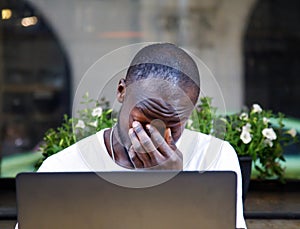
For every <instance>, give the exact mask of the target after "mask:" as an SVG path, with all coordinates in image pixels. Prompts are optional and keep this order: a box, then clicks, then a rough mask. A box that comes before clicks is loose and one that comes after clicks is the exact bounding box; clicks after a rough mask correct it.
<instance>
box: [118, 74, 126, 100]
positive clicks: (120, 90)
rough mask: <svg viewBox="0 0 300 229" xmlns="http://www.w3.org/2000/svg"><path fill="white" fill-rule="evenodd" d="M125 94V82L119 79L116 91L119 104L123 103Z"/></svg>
mask: <svg viewBox="0 0 300 229" xmlns="http://www.w3.org/2000/svg"><path fill="white" fill-rule="evenodd" d="M125 93H126V81H125V79H121V80H120V81H119V84H118V90H117V99H118V101H119V103H123V101H124V98H125Z"/></svg>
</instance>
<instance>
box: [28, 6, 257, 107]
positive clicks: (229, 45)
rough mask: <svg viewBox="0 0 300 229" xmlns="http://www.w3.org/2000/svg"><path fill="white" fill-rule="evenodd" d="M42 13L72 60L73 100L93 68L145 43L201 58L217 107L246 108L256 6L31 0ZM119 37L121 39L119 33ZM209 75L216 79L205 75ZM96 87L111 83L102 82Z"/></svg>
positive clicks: (205, 88) (204, 81)
mask: <svg viewBox="0 0 300 229" xmlns="http://www.w3.org/2000/svg"><path fill="white" fill-rule="evenodd" d="M30 2H31V3H32V4H33V5H34V6H36V7H37V8H38V9H39V10H40V11H42V12H43V14H44V15H45V17H46V18H47V19H48V21H49V23H50V24H51V25H52V27H53V29H54V30H55V31H56V32H57V34H58V38H59V39H60V40H61V42H62V43H63V46H64V47H65V50H66V52H67V54H68V56H69V58H70V63H71V69H72V73H73V82H72V85H73V94H74V93H75V91H76V88H77V86H78V84H79V82H80V80H81V79H82V77H83V75H84V74H85V72H86V71H87V70H88V69H89V67H90V66H91V65H92V64H93V63H94V62H95V61H97V60H98V59H99V58H100V57H101V56H103V55H104V54H106V53H108V52H110V51H112V50H114V49H116V48H119V47H120V46H123V45H128V44H132V43H136V42H143V41H169V42H174V43H176V44H178V45H180V46H182V47H184V48H187V49H188V50H190V51H192V52H193V53H194V54H195V55H196V56H197V57H199V58H200V59H201V60H202V61H204V63H205V64H206V65H207V66H208V68H209V69H210V70H211V72H212V74H213V75H214V77H215V79H216V80H217V82H218V84H219V86H220V89H221V92H222V94H223V95H224V101H225V106H224V105H223V101H222V98H221V97H220V96H219V95H220V93H219V92H218V93H219V95H218V96H215V93H216V91H219V89H218V85H217V84H216V82H215V81H214V80H213V79H212V78H211V77H210V78H209V77H204V78H203V79H202V82H201V83H202V85H204V86H203V88H202V90H203V92H204V94H205V95H209V96H214V97H218V98H217V99H216V101H215V105H217V106H219V107H220V108H221V109H222V108H226V109H227V110H230V111H232V110H237V109H239V108H240V107H241V106H242V105H243V57H242V39H243V33H244V29H245V26H246V25H247V18H248V15H249V13H250V11H251V9H252V6H253V4H254V2H255V1H254V0H244V1H239V0H223V1H218V0H205V1H196V0H191V1H188V0H184V1H170V0H169V1H167V0H166V1H159V0H154V1H147V0H140V1H135V0H123V1H117V0H112V1H96V0H88V1H83V0H51V1H47V0H30ZM116 32H118V33H116ZM203 74H204V75H206V74H207V75H211V74H210V73H209V71H208V70H207V69H206V70H205V71H204V73H203ZM98 80H99V81H98V82H95V83H97V84H100V85H101V84H104V83H105V82H106V81H107V78H106V77H104V76H100V77H98Z"/></svg>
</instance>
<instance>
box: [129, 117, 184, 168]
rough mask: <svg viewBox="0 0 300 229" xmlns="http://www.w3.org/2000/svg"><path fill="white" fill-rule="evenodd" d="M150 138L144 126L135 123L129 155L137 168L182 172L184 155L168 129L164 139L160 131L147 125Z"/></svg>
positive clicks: (131, 133) (131, 131) (130, 132)
mask: <svg viewBox="0 0 300 229" xmlns="http://www.w3.org/2000/svg"><path fill="white" fill-rule="evenodd" d="M146 128H147V130H148V132H149V133H150V136H151V137H150V136H149V135H148V134H147V132H146V131H145V130H144V128H143V126H142V125H141V124H140V123H139V122H137V121H134V122H133V123H132V128H131V129H130V130H129V133H128V134H129V137H130V139H131V142H132V146H131V147H130V149H129V151H128V154H129V157H130V159H131V162H132V163H133V165H134V167H135V168H147V169H157V170H162V169H165V170H182V168H183V162H182V153H181V152H180V151H179V150H178V149H177V147H176V145H175V143H174V140H173V138H172V135H171V130H170V129H169V128H168V129H167V130H166V131H165V137H163V136H162V135H161V134H160V133H159V131H158V130H157V129H156V128H155V127H154V126H151V125H150V124H147V125H146Z"/></svg>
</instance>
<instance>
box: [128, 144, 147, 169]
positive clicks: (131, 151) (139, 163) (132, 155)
mask: <svg viewBox="0 0 300 229" xmlns="http://www.w3.org/2000/svg"><path fill="white" fill-rule="evenodd" d="M128 155H129V158H130V160H131V162H132V164H133V166H134V167H135V168H143V167H144V164H143V162H142V161H141V160H140V159H139V157H138V156H137V154H136V152H134V149H133V146H131V147H130V148H129V150H128Z"/></svg>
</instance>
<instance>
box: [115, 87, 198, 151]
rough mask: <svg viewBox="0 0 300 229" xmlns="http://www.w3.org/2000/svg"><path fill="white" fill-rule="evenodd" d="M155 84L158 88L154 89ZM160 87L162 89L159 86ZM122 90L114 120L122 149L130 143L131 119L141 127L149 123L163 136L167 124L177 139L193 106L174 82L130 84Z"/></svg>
mask: <svg viewBox="0 0 300 229" xmlns="http://www.w3.org/2000/svg"><path fill="white" fill-rule="evenodd" d="M163 84H164V83H163ZM158 87H160V89H157V88H158ZM161 87H163V89H164V90H161ZM126 93H127V94H126V96H125V99H124V102H123V104H122V108H121V110H120V113H119V120H118V122H119V125H118V133H119V136H120V138H121V144H123V145H124V147H125V148H126V149H129V147H130V146H131V141H130V139H129V136H128V131H129V129H130V128H132V123H133V121H138V122H139V123H141V125H142V126H143V127H144V129H145V130H146V128H145V126H146V125H147V124H151V125H152V126H154V127H155V128H156V129H158V130H159V132H160V133H161V134H162V135H163V136H165V132H166V130H167V129H168V128H169V129H170V130H171V134H172V138H173V140H174V141H175V142H177V141H178V139H179V138H180V136H181V134H182V131H183V130H184V127H185V124H186V121H187V120H188V117H189V115H190V114H191V112H192V110H193V108H194V104H193V103H192V101H191V100H190V97H189V96H188V95H186V94H184V95H183V94H182V93H183V92H182V91H181V90H178V89H177V88H174V86H170V85H167V86H166V85H162V83H161V82H160V83H159V84H157V82H156V83H153V82H151V84H149V82H148V83H143V84H139V85H134V86H133V87H131V88H130V89H128V88H127V92H126Z"/></svg>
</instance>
